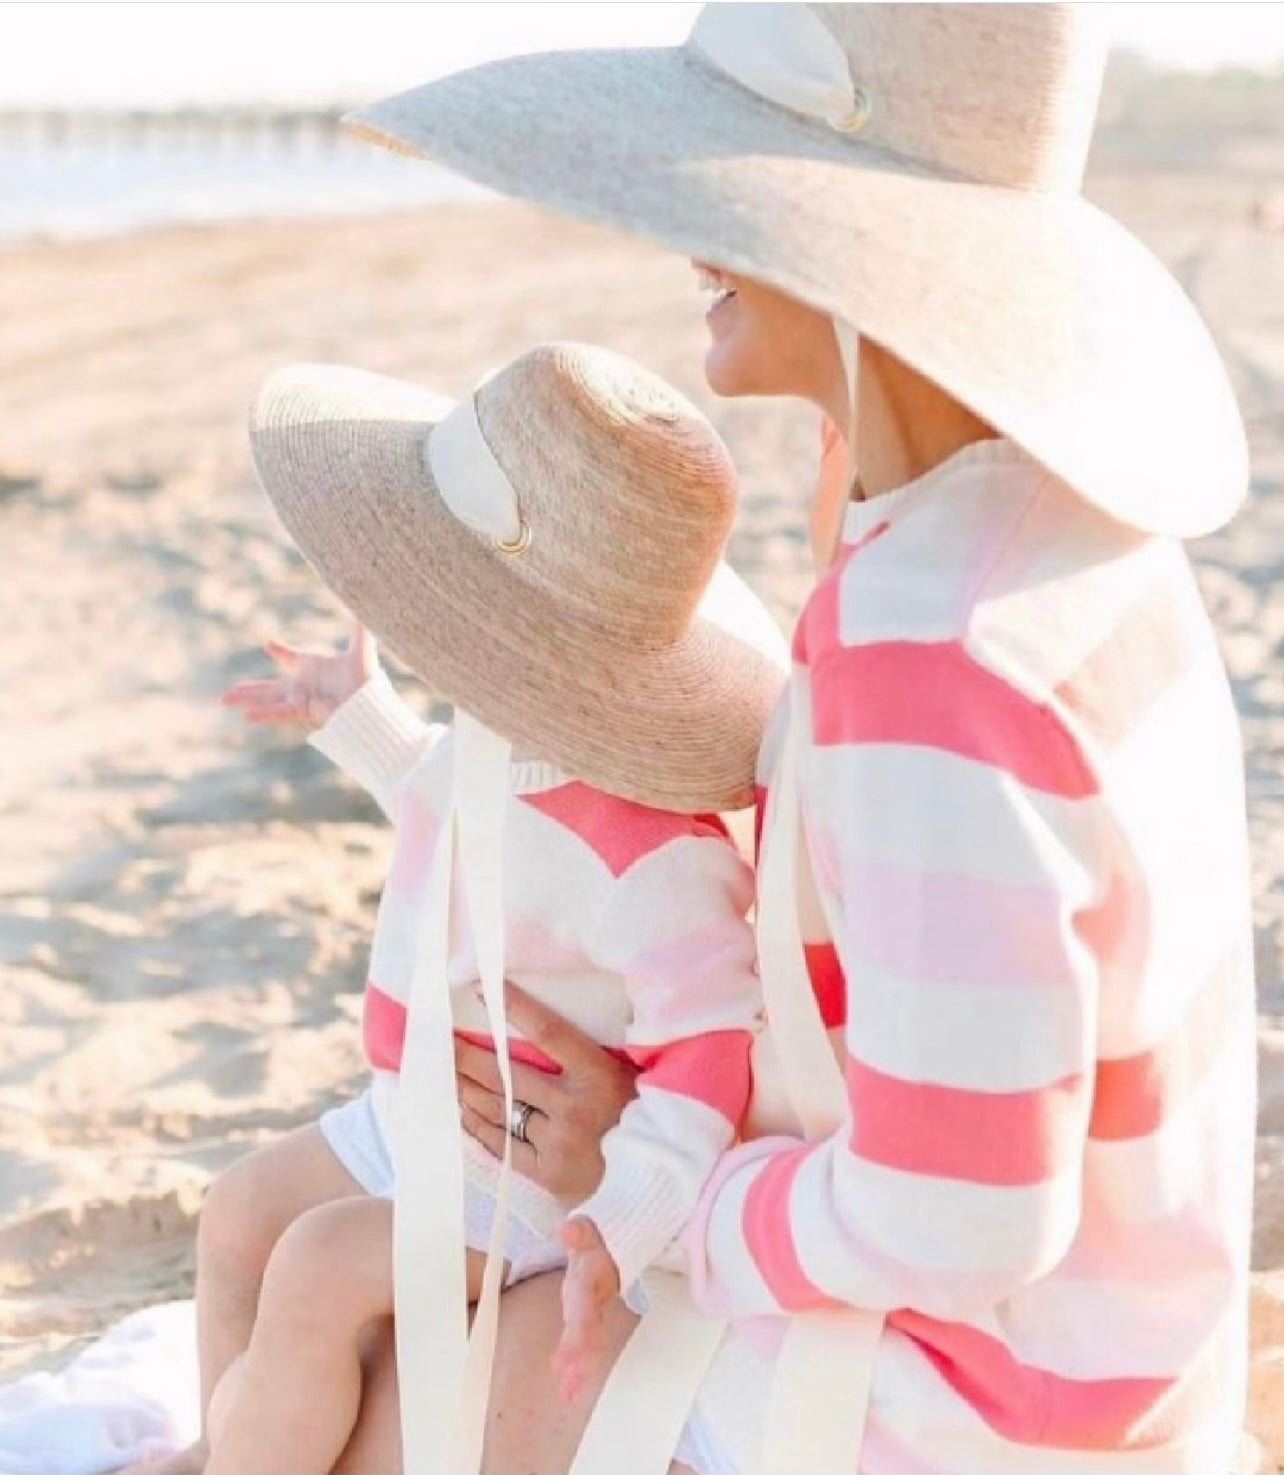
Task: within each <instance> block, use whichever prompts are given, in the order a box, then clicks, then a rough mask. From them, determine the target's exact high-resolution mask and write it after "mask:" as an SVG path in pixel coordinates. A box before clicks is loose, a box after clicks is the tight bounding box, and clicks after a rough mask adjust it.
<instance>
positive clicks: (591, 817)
mask: <svg viewBox="0 0 1284 1475" xmlns="http://www.w3.org/2000/svg"><path fill="white" fill-rule="evenodd" d="M521 803H522V804H523V805H524V806H526V807H527V808H528V809H530V810H533V811H534V812H535V813H537V814H539V815H540V816H542V817H543V818H544V819H545V820H547V821H549V822H550V823H552V824H554V825H556V826H557V827H558V828H559V829H560V830H562V831H564V832H566V833H567V834H569V835H570V836H572V837H573V838H574V839H576V840H577V841H579V842H580V843H581V844H582V845H584V846H585V847H586V848H587V849H589V850H591V851H592V852H593V854H594V855H595V856H596V857H597V858H598V860H599V861H601V863H602V864H603V865H604V866H605V867H606V868H607V870H609V871H610V872H611V874H612V875H613V876H615V877H617V878H618V877H621V876H623V875H624V874H625V873H626V872H628V871H631V870H633V869H634V868H635V867H636V866H637V865H638V864H639V863H640V862H642V861H644V860H647V859H649V858H651V857H657V858H658V857H660V856H661V855H662V854H669V853H672V852H673V848H674V847H675V846H677V845H679V842H682V841H689V840H712V841H715V842H720V843H721V844H723V845H731V843H732V842H731V837H730V835H729V833H728V830H727V827H726V825H725V824H724V823H723V821H722V819H721V818H720V816H718V815H716V814H679V813H677V812H675V811H672V810H667V809H653V808H651V807H650V806H649V805H646V804H639V803H637V802H636V801H634V800H632V799H625V798H622V797H621V796H620V795H618V794H610V793H607V792H606V791H605V790H603V789H597V788H594V787H593V786H592V785H591V784H586V783H583V782H581V781H579V780H571V781H569V782H567V783H564V784H560V785H558V786H557V787H555V788H551V789H545V790H542V791H540V792H537V793H529V794H523V795H521ZM680 848H682V849H684V850H685V849H687V848H689V847H687V846H681V847H680Z"/></svg>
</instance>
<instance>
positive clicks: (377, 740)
mask: <svg viewBox="0 0 1284 1475" xmlns="http://www.w3.org/2000/svg"><path fill="white" fill-rule="evenodd" d="M444 731H445V729H444V728H443V727H441V726H440V725H437V726H429V724H428V723H426V722H424V721H423V720H422V719H421V718H420V717H418V716H417V715H416V714H415V713H414V712H412V711H411V709H410V708H409V707H408V706H407V705H406V704H405V702H403V701H402V700H401V698H400V697H399V696H398V695H397V693H396V690H395V689H394V687H393V684H392V682H391V681H389V679H388V677H387V674H386V673H385V672H383V671H379V672H377V673H376V674H375V675H374V676H372V677H371V678H370V679H369V681H367V682H366V683H365V685H364V686H362V687H360V688H359V689H358V690H357V691H355V692H353V694H352V695H351V696H350V697H349V698H348V700H347V701H346V702H344V703H343V704H342V706H340V707H337V708H336V709H335V710H334V711H333V712H332V713H331V714H330V716H329V718H328V719H327V720H326V722H325V723H324V724H323V725H322V726H321V727H319V728H317V730H316V731H315V732H314V733H312V735H311V736H310V737H309V738H308V742H309V743H310V744H311V745H312V746H313V747H314V748H316V749H317V751H318V752H320V753H324V754H325V756H326V757H327V758H329V759H330V761H331V762H332V763H337V764H338V766H339V767H340V768H342V769H343V771H344V772H345V773H347V774H348V775H350V777H352V778H353V779H355V780H356V781H357V783H359V784H360V785H361V786H362V787H363V788H365V789H368V790H369V791H370V793H371V794H373V795H374V797H375V798H376V799H377V800H378V801H379V804H380V805H381V806H382V808H383V809H385V810H387V809H388V808H389V806H390V804H391V798H392V792H393V790H394V789H395V788H396V786H397V784H398V783H399V782H400V781H401V780H402V779H403V778H404V777H405V776H406V774H408V773H409V772H410V770H411V768H413V767H414V765H415V764H416V763H417V762H418V761H419V759H420V758H422V757H423V756H424V754H425V753H426V752H427V751H428V749H429V748H430V747H431V746H432V744H433V743H434V742H436V740H437V739H438V738H439V737H440V736H441V734H442V733H443V732H444Z"/></svg>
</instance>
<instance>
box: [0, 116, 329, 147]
mask: <svg viewBox="0 0 1284 1475" xmlns="http://www.w3.org/2000/svg"><path fill="white" fill-rule="evenodd" d="M342 114H343V109H342V108H338V107H325V108H299V109H281V108H263V107H218V108H197V107H184V108H169V109H162V110H154V111H153V110H143V109H131V110H121V111H107V110H96V109H84V110H76V111H69V110H62V109H21V110H19V109H11V110H5V111H0V144H2V145H6V146H8V147H10V148H13V147H17V148H30V149H31V150H32V151H33V152H40V153H44V152H47V151H49V150H51V149H59V148H75V147H78V146H92V147H94V148H96V149H105V150H107V151H108V152H111V151H113V150H114V149H119V150H120V151H121V152H129V153H137V152H138V151H139V150H143V151H149V150H150V149H153V148H154V149H156V150H157V151H158V152H159V151H162V150H163V151H165V152H181V151H183V150H184V149H185V148H191V149H192V150H194V151H195V150H200V151H201V152H205V153H208V152H209V151H211V150H214V151H221V150H223V149H226V150H227V151H228V152H236V153H254V154H260V153H261V154H272V155H274V156H276V157H280V156H281V155H282V154H285V155H289V154H309V155H317V154H328V153H333V152H336V151H339V150H343V151H346V150H347V149H348V148H350V147H352V146H353V143H352V140H351V139H350V138H348V137H347V136H346V135H345V134H344V133H343V131H342V129H341V128H340V127H339V119H340V117H341V116H342Z"/></svg>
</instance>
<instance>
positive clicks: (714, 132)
mask: <svg viewBox="0 0 1284 1475" xmlns="http://www.w3.org/2000/svg"><path fill="white" fill-rule="evenodd" d="M1091 8H1092V7H1084V8H1083V10H1091ZM1083 10H1081V9H1079V8H1076V7H1072V6H1067V5H1058V4H1011V5H1008V4H1004V5H998V4H981V5H972V4H914V5H904V4H851V5H804V4H770V3H768V4H731V3H726V4H714V5H707V6H705V7H704V9H703V10H702V11H701V12H700V14H699V17H698V18H697V20H696V23H695V27H694V29H693V31H692V33H691V36H690V38H689V39H688V41H687V42H686V44H685V45H683V46H680V47H676V48H666V49H659V50H617V51H609V50H608V51H584V52H569V53H550V54H547V55H540V56H523V57H515V58H511V59H508V60H504V61H498V62H492V63H489V64H487V65H484V66H481V67H477V68H474V69H472V70H470V71H466V72H462V73H459V74H457V75H454V76H449V77H445V78H442V79H441V80H439V81H435V82H431V83H429V84H427V85H425V86H422V87H418V88H415V89H414V90H412V91H409V92H405V93H402V94H400V95H398V96H395V97H391V98H388V99H386V100H384V101H380V102H376V103H374V104H372V105H370V106H368V107H364V108H361V109H359V110H358V111H357V112H355V113H353V114H352V115H350V117H349V118H348V120H347V122H348V124H349V126H350V127H351V128H353V129H354V130H355V131H357V132H358V133H361V134H363V135H365V136H367V137H369V138H372V139H374V140H375V141H377V142H379V143H381V144H384V145H386V146H388V147H391V148H394V149H397V150H400V151H403V152H410V153H418V154H423V155H427V156H429V157H431V158H433V159H436V160H438V161H440V162H441V163H443V164H446V165H448V166H450V167H451V168H453V169H456V170H459V171H460V172H461V173H463V174H466V175H468V176H469V177H471V178H473V179H476V180H479V181H481V182H482V183H484V184H487V185H490V186H492V187H493V188H495V189H498V190H501V191H503V192H504V193H506V194H510V195H515V196H518V197H521V198H525V199H529V200H533V201H536V202H539V203H542V204H545V205H549V206H552V207H553V208H555V209H558V210H562V211H565V212H567V213H569V214H573V215H579V216H582V217H586V218H588V219H593V220H602V221H607V222H610V223H612V224H615V225H618V226H623V227H625V228H626V229H629V230H634V231H637V232H640V233H641V234H643V235H647V236H650V237H652V238H654V239H656V240H658V241H660V242H662V243H663V244H665V245H667V246H670V247H673V248H675V249H677V250H679V251H683V252H686V253H689V254H690V255H692V256H694V257H697V258H701V259H704V260H707V261H710V262H712V263H714V264H715V265H717V266H720V267H723V268H725V269H727V270H730V271H735V272H739V273H741V274H743V275H746V276H749V277H753V278H756V279H758V280H761V281H764V282H766V283H769V284H771V285H773V286H776V287H779V288H781V289H783V290H784V291H786V292H788V293H789V294H790V295H792V296H794V297H797V298H799V299H801V300H802V301H805V302H808V303H810V304H812V305H813V306H816V307H818V308H820V309H822V310H824V311H826V312H828V313H831V314H832V315H833V316H834V317H835V318H836V319H839V320H841V321H842V322H845V323H847V324H850V325H851V327H853V328H854V329H855V330H856V331H857V332H859V333H860V334H862V335H866V336H868V337H869V338H870V339H872V340H874V341H875V342H877V343H879V344H881V345H882V346H884V347H885V348H887V349H888V350H890V351H891V352H892V353H894V354H895V355H897V356H898V357H900V358H902V359H903V360H904V361H905V362H907V363H908V364H909V365H910V366H911V367H913V368H914V369H916V370H918V371H919V372H920V373H922V374H924V375H926V376H927V377H928V378H930V379H932V380H934V381H935V382H936V383H938V384H939V385H940V386H941V387H942V388H944V389H945V390H946V391H948V392H949V393H950V394H951V395H953V396H954V397H955V398H957V399H958V400H960V401H961V402H962V403H963V404H965V405H967V406H968V407H969V408H971V409H972V410H974V411H975V412H976V413H977V414H979V415H980V416H982V417H983V418H984V419H986V420H988V421H989V422H990V423H992V424H993V425H994V426H995V427H996V429H997V430H998V431H1000V432H1001V433H1002V434H1004V435H1006V436H1009V437H1010V438H1012V439H1013V440H1015V441H1017V442H1018V443H1019V444H1021V445H1022V446H1024V447H1025V448H1026V450H1028V451H1029V452H1030V453H1031V454H1032V455H1033V456H1034V457H1035V458H1036V459H1038V460H1039V461H1041V462H1042V463H1043V464H1044V465H1045V466H1047V467H1048V468H1049V469H1050V470H1051V471H1053V472H1054V473H1055V474H1057V475H1058V476H1060V477H1061V478H1063V479H1064V480H1065V481H1066V482H1068V483H1069V484H1070V485H1071V486H1072V487H1074V488H1075V489H1076V490H1077V491H1078V492H1079V493H1080V494H1081V495H1082V496H1083V497H1084V498H1085V499H1087V500H1088V501H1090V502H1093V503H1095V504H1096V505H1098V506H1099V507H1101V508H1103V509H1104V510H1105V511H1106V512H1108V513H1110V514H1111V515H1112V516H1114V517H1116V518H1118V519H1120V520H1122V521H1123V522H1126V523H1128V524H1131V525H1132V526H1135V527H1137V528H1140V529H1143V530H1147V531H1153V532H1163V533H1169V534H1173V535H1176V536H1194V535H1196V534H1200V533H1204V532H1207V531H1210V530H1211V529H1213V528H1215V527H1217V526H1219V525H1220V524H1221V523H1223V522H1224V521H1225V520H1226V519H1227V518H1228V517H1229V516H1230V515H1231V514H1232V512H1233V511H1234V510H1235V508H1236V506H1237V505H1238V504H1239V502H1240V500H1241V498H1242V496H1243V494H1244V490H1245V487H1246V483H1247V453H1246V449H1245V444H1244V434H1243V427H1242V423H1241V421H1240V417H1239V413H1238V411H1237V409H1236V406H1235V402H1234V398H1233V395H1232V393H1231V389H1230V386H1229V383H1228V381H1227V377H1226V373H1225V369H1224V367H1223V365H1222V363H1221V360H1220V358H1219V356H1218V354H1217V351H1216V349H1215V348H1214V346H1213V343H1212V341H1211V339H1210V337H1209V335H1208V332H1207V330H1206V329H1205V327H1204V325H1203V323H1202V321H1201V320H1200V318H1199V315H1198V313H1197V312H1196V311H1195V309H1194V307H1193V306H1192V304H1191V302H1190V301H1189V299H1188V298H1187V297H1186V296H1185V295H1184V294H1183V292H1182V291H1181V289H1180V287H1179V286H1178V285H1177V283H1176V282H1175V281H1174V279H1173V278H1172V277H1171V276H1170V275H1169V273H1168V272H1167V271H1166V270H1165V269H1164V268H1163V267H1162V266H1161V265H1160V263H1159V262H1158V261H1157V260H1156V259H1155V258H1154V257H1153V256H1152V255H1151V254H1150V252H1149V251H1147V250H1146V249H1145V248H1144V247H1143V246H1142V245H1141V244H1140V242H1138V241H1137V240H1136V239H1135V238H1134V237H1133V236H1132V235H1130V234H1129V233H1128V232H1127V231H1126V230H1125V229H1124V228H1123V227H1122V226H1120V225H1119V224H1118V223H1117V222H1115V221H1114V220H1112V219H1111V218H1110V217H1108V216H1107V215H1105V214H1103V213H1102V212H1101V211H1100V210H1098V209H1096V208H1095V207H1093V206H1092V205H1090V204H1089V203H1088V202H1087V201H1085V200H1084V199H1083V198H1082V197H1081V195H1080V185H1081V181H1082V176H1083V167H1084V162H1085V159H1086V157H1087V153H1088V146H1089V142H1090V139H1091V135H1092V128H1093V122H1094V118H1095V113H1096V106H1097V98H1098V93H1099V90H1100V83H1101V75H1102V67H1103V62H1104V56H1105V47H1104V45H1103V44H1102V38H1101V37H1100V36H1099V35H1098V34H1096V31H1097V27H1096V26H1095V25H1094V24H1093V20H1092V18H1091V17H1088V16H1086V15H1085V14H1084V13H1083Z"/></svg>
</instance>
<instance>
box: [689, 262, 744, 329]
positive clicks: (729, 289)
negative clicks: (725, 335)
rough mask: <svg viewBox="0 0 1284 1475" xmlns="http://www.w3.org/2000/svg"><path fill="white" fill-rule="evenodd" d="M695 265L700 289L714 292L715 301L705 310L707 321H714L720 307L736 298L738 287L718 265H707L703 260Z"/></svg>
mask: <svg viewBox="0 0 1284 1475" xmlns="http://www.w3.org/2000/svg"><path fill="white" fill-rule="evenodd" d="M693 265H694V266H695V274H696V284H697V286H698V287H699V289H700V291H701V292H711V293H712V294H713V301H712V302H711V303H710V304H709V307H708V310H707V311H706V312H705V321H706V322H709V323H712V322H713V321H714V318H715V316H716V315H717V314H718V312H719V309H720V308H722V307H724V306H725V305H726V304H727V303H728V302H731V301H732V300H734V298H735V296H736V289H735V287H734V286H732V284H731V282H730V281H729V280H728V279H727V278H726V277H725V276H723V274H722V273H721V272H720V271H718V270H717V268H716V267H712V266H706V265H705V264H704V263H703V262H701V261H698V262H695V263H693Z"/></svg>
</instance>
